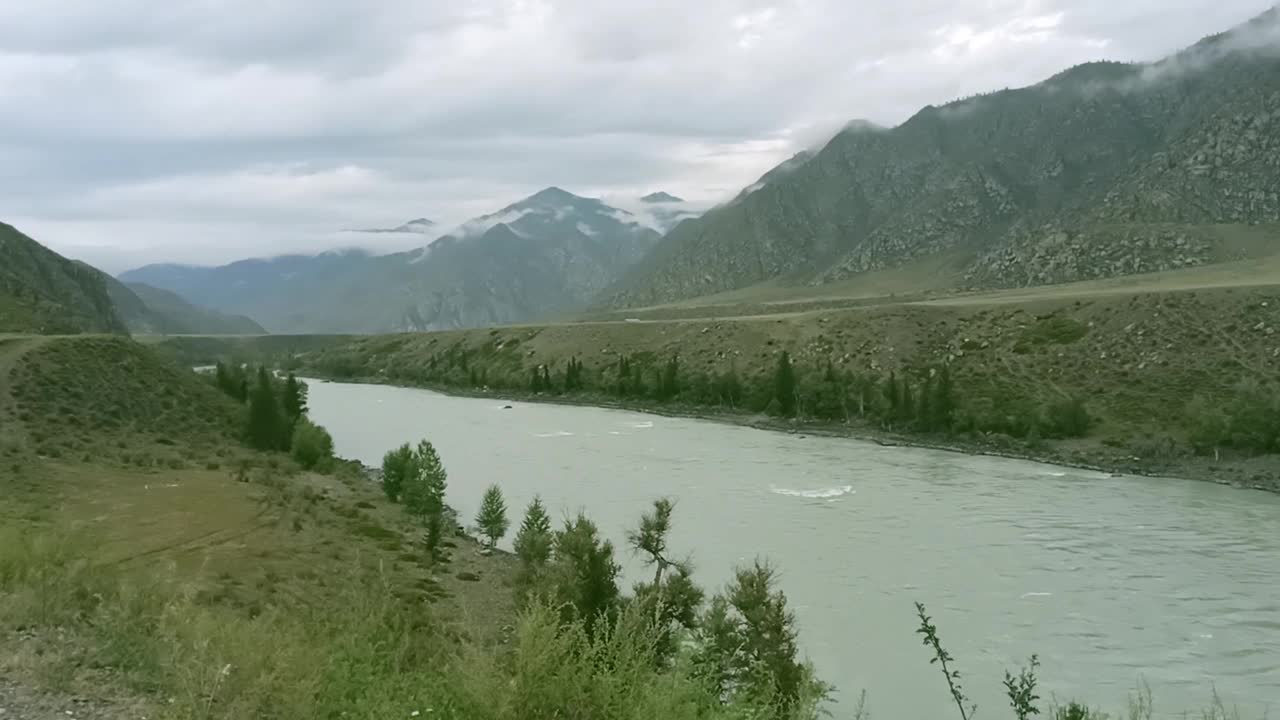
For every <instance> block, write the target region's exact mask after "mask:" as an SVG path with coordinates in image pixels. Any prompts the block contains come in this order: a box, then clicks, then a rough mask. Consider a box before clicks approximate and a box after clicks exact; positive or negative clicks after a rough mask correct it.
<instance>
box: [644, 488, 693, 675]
mask: <svg viewBox="0 0 1280 720" xmlns="http://www.w3.org/2000/svg"><path fill="white" fill-rule="evenodd" d="M673 509H674V506H673V505H672V503H671V501H670V500H667V499H666V498H663V499H660V500H655V501H654V503H653V512H649V513H645V514H644V515H642V516H641V518H640V527H639V528H637V529H636V530H633V531H631V532H629V533H627V543H628V544H629V545H631V548H632V550H633V551H635V552H636V553H638V554H640V555H642V556H643V557H644V562H645V564H646V565H652V566H653V567H654V576H653V582H651V583H644V582H642V583H638V584H637V585H636V587H635V601H636V603H637V604H638V605H639V607H640V608H641V610H642V614H643V617H645V618H646V619H647V620H648V622H649V623H651V628H652V633H653V634H652V637H653V638H654V651H655V655H656V660H657V661H658V664H659V665H663V664H665V663H666V662H667V661H668V660H669V659H670V658H671V657H672V656H674V655H675V653H676V650H677V648H678V642H677V640H678V634H679V632H680V631H681V629H684V630H693V629H694V628H695V627H696V626H697V622H698V608H699V607H700V606H701V605H702V600H703V597H704V593H703V592H702V588H700V587H698V586H697V585H695V584H694V582H693V577H692V574H691V571H690V569H689V567H688V565H687V563H681V562H677V561H674V560H672V559H671V558H669V557H668V556H667V535H668V534H669V533H670V532H671V513H672V510H673Z"/></svg>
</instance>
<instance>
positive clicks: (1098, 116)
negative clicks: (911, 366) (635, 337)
mask: <svg viewBox="0 0 1280 720" xmlns="http://www.w3.org/2000/svg"><path fill="white" fill-rule="evenodd" d="M1276 17H1277V13H1276V12H1275V11H1269V13H1267V14H1264V15H1263V16H1260V17H1259V18H1255V20H1254V21H1251V22H1250V23H1246V24H1245V25H1243V26H1240V27H1238V28H1235V29H1233V30H1232V31H1228V32H1227V33H1223V34H1220V35H1219V36H1214V37H1215V38H1216V39H1212V40H1211V41H1209V40H1207V41H1202V42H1201V44H1197V45H1196V46H1192V47H1191V48H1188V49H1187V50H1184V51H1182V52H1180V53H1177V54H1175V55H1172V56H1170V57H1169V58H1165V59H1164V60H1161V61H1158V62H1156V63H1148V64H1123V63H1106V62H1100V63H1087V64H1085V65H1081V66H1077V67H1074V68H1070V69H1067V70H1064V71H1062V72H1060V73H1058V74H1056V75H1054V76H1052V77H1051V78H1049V79H1047V80H1045V81H1043V82H1041V83H1037V84H1035V85H1032V86H1029V87H1026V88H1019V89H1016V90H1002V91H998V92H994V93H988V94H984V95H980V96H975V97H971V98H964V99H960V100H956V101H953V102H950V103H947V104H945V105H942V106H933V105H929V106H926V107H924V108H921V109H920V110H919V111H918V112H916V113H915V114H913V115H912V116H911V117H910V118H909V119H907V120H906V121H905V122H903V123H902V124H900V125H898V126H896V127H894V128H888V129H883V128H876V127H870V126H867V125H863V124H856V123H855V124H853V125H851V126H847V127H846V128H845V129H844V130H842V131H841V132H840V133H838V134H837V135H836V136H835V137H834V138H832V139H831V141H830V142H828V143H827V144H826V145H825V146H823V147H822V148H821V149H820V150H818V151H816V152H815V153H813V154H812V156H809V157H804V156H797V157H796V158H792V159H789V160H788V161H786V162H784V163H783V164H782V165H780V166H778V167H777V168H775V169H774V170H771V171H770V172H769V173H766V175H765V176H764V177H763V178H762V179H761V182H758V183H756V184H755V185H753V186H749V187H748V188H747V189H746V190H744V191H743V192H742V193H741V194H739V196H738V197H736V198H735V199H734V200H733V201H731V202H729V203H727V204H725V205H722V206H719V207H717V208H714V209H713V210H711V211H709V212H708V213H706V214H705V215H703V216H702V217H701V218H699V219H696V220H692V221H687V222H684V223H682V224H681V225H680V226H679V227H677V228H676V229H674V230H673V231H672V232H670V233H668V235H667V236H666V237H664V238H663V240H662V242H661V243H659V245H658V246H657V247H656V248H655V250H654V252H653V253H652V254H651V255H650V256H649V257H648V258H646V259H645V260H644V261H643V262H642V263H640V264H638V265H637V266H636V267H635V268H634V269H633V270H632V271H631V272H630V273H628V274H627V276H625V277H624V278H622V279H621V280H619V282H618V283H616V284H615V285H614V286H613V287H611V288H610V289H609V290H608V291H606V292H605V294H604V296H603V297H602V299H601V303H602V304H605V305H611V306H614V307H634V306H643V305H651V304H661V303H665V302H671V301H677V300H684V299H689V298H693V297H698V296H702V295H708V294H714V293H718V292H723V291H728V290H737V289H741V288H746V287H749V286H751V285H754V284H758V283H762V282H765V281H773V282H779V283H785V284H793V285H800V286H802V285H809V284H822V283H827V282H833V281H845V280H850V279H854V278H857V277H858V276H860V275H862V274H864V273H869V272H875V271H880V270H885V269H891V268H897V267H907V266H910V265H911V264H912V263H913V262H916V261H918V260H921V259H923V258H930V257H950V258H952V265H953V268H952V272H953V274H954V275H955V277H956V278H957V279H956V281H955V282H954V287H956V288H957V289H984V288H999V287H1011V286H1022V285H1032V284H1047V283H1055V282H1068V281H1073V280H1082V279H1090V278H1098V277H1111V276H1115V275H1120V274H1127V273H1133V272H1147V271H1157V270H1166V269H1174V268H1178V267H1186V266H1188V265H1194V264H1203V263H1206V262H1212V261H1215V260H1218V259H1231V258H1232V257H1235V256H1234V255H1233V254H1232V253H1234V252H1236V250H1235V249H1233V246H1232V245H1231V244H1230V243H1227V244H1223V243H1222V242H1220V241H1219V240H1218V239H1217V235H1216V234H1215V233H1214V232H1212V231H1211V228H1212V227H1217V226H1220V225H1222V224H1224V223H1226V224H1231V223H1237V224H1238V223H1246V224H1248V223H1268V222H1276V221H1280V199H1277V198H1278V197H1280V196H1278V195H1277V191H1280V187H1278V186H1280V181H1278V178H1280V170H1278V169H1277V162H1280V161H1277V159H1276V158H1277V157H1280V144H1278V143H1277V141H1276V138H1277V136H1280V57H1277V55H1280V54H1278V53H1275V52H1274V51H1273V50H1274V48H1272V47H1271V46H1269V45H1267V46H1265V47H1264V49H1263V50H1261V51H1258V50H1250V49H1248V48H1254V47H1256V46H1257V45H1258V42H1257V40H1256V39H1257V38H1259V37H1267V38H1270V37H1271V35H1270V33H1272V32H1275V28H1276V27H1278V25H1277V23H1276ZM1206 48H1207V49H1206ZM1241 48H1245V49H1241ZM1173 225H1181V226H1183V227H1181V228H1174V227H1171V226H1173Z"/></svg>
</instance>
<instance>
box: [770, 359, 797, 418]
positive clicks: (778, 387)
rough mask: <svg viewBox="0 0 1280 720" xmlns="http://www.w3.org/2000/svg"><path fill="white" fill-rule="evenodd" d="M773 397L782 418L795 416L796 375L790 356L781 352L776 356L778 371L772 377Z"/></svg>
mask: <svg viewBox="0 0 1280 720" xmlns="http://www.w3.org/2000/svg"><path fill="white" fill-rule="evenodd" d="M773 397H774V399H776V400H777V401H778V408H779V410H780V411H781V413H782V416H783V417H792V416H794V415H795V414H796V374H795V370H794V369H792V367H791V355H790V354H789V353H788V352H787V351H786V350H783V351H782V354H781V355H780V356H778V369H777V371H776V372H775V373H774V376H773Z"/></svg>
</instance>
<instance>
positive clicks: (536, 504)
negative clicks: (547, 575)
mask: <svg viewBox="0 0 1280 720" xmlns="http://www.w3.org/2000/svg"><path fill="white" fill-rule="evenodd" d="M514 545H515V551H516V557H517V558H519V559H520V576H519V578H518V580H517V587H518V588H519V591H518V594H519V595H520V596H522V597H523V596H524V595H527V594H528V592H529V591H530V590H531V589H532V588H534V587H536V586H537V584H538V582H539V581H540V580H541V578H542V576H543V573H544V571H545V569H546V566H547V562H548V561H549V560H550V559H551V550H552V547H553V546H554V545H555V534H554V533H553V532H552V531H551V516H549V515H547V509H546V507H544V506H543V504H542V498H540V497H537V496H534V498H533V501H532V502H530V503H529V506H528V507H527V508H525V511H524V521H523V522H521V523H520V529H519V530H518V531H517V532H516V537H515V543H514Z"/></svg>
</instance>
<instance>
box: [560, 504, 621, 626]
mask: <svg viewBox="0 0 1280 720" xmlns="http://www.w3.org/2000/svg"><path fill="white" fill-rule="evenodd" d="M621 571H622V567H621V566H620V565H618V564H617V563H616V562H615V561H614V559H613V543H610V542H609V541H608V540H602V539H601V538H600V532H599V530H598V529H597V528H596V525H595V523H593V522H591V520H589V519H588V518H587V516H586V515H585V514H582V513H579V514H578V517H577V518H575V519H573V520H566V521H565V524H564V529H563V530H561V531H560V532H558V533H556V535H555V545H554V550H553V556H552V562H551V564H550V565H549V566H548V568H547V574H548V579H549V581H550V584H551V589H552V590H553V591H554V593H555V598H554V599H555V601H556V605H557V606H559V607H560V608H561V616H562V618H563V619H564V620H565V621H566V622H571V621H574V620H580V621H581V622H582V624H583V627H584V628H585V629H586V631H587V634H588V635H594V633H595V630H596V628H597V627H598V626H599V623H600V622H601V621H602V620H603V621H605V622H608V621H609V620H610V619H611V618H612V617H613V616H614V615H615V613H616V612H617V609H618V601H619V592H618V574H619V573H620V572H621Z"/></svg>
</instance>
